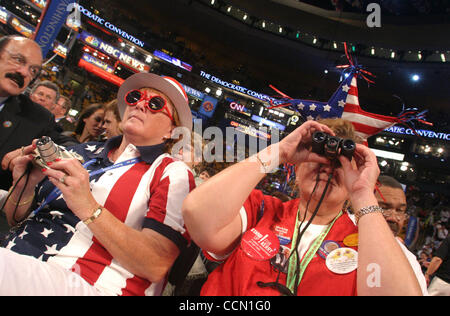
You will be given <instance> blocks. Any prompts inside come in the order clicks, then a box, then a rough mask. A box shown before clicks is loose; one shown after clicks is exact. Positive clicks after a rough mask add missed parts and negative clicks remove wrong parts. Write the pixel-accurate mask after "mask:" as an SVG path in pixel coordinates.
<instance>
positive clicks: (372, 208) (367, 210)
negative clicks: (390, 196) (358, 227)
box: [356, 205, 384, 223]
mask: <svg viewBox="0 0 450 316" xmlns="http://www.w3.org/2000/svg"><path fill="white" fill-rule="evenodd" d="M374 212H380V213H381V214H383V215H384V211H383V209H382V208H381V207H379V206H378V205H371V206H365V207H363V208H362V209H360V210H359V212H358V213H356V223H359V220H360V219H361V217H363V216H364V215H367V214H370V213H374Z"/></svg>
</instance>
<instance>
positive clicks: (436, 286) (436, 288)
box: [428, 276, 450, 296]
mask: <svg viewBox="0 0 450 316" xmlns="http://www.w3.org/2000/svg"><path fill="white" fill-rule="evenodd" d="M428 294H429V295H430V296H450V283H447V282H445V281H444V280H442V279H440V278H438V277H436V276H435V277H434V278H433V281H431V283H430V286H429V287H428Z"/></svg>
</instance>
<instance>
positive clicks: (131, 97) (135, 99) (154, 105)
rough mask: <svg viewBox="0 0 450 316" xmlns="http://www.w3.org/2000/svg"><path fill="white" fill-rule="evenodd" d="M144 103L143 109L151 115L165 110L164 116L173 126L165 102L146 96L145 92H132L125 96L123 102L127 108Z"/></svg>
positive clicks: (161, 98) (157, 97)
mask: <svg viewBox="0 0 450 316" xmlns="http://www.w3.org/2000/svg"><path fill="white" fill-rule="evenodd" d="M141 101H146V103H145V107H146V108H147V109H149V110H150V111H151V112H153V113H157V112H161V111H163V110H165V112H163V113H165V114H167V116H169V118H170V120H171V121H172V122H173V123H174V124H175V120H174V119H173V116H172V114H170V111H169V107H168V106H167V102H166V100H165V99H164V98H163V97H161V96H159V95H156V96H147V94H146V93H145V92H142V91H140V90H132V91H130V92H128V93H127V94H126V95H125V102H126V103H127V104H128V105H129V106H136V105H137V104H138V103H139V102H141Z"/></svg>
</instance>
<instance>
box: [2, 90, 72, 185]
mask: <svg viewBox="0 0 450 316" xmlns="http://www.w3.org/2000/svg"><path fill="white" fill-rule="evenodd" d="M42 136H50V137H51V138H52V139H53V141H54V142H55V143H58V144H60V143H61V141H63V140H64V139H62V138H61V136H60V134H59V133H58V131H57V129H56V123H55V118H54V116H53V114H52V113H50V112H49V111H48V110H47V109H45V108H44V107H42V106H40V105H39V104H36V103H34V102H32V101H31V100H30V99H29V98H28V97H27V96H25V95H18V96H14V97H10V98H9V99H8V100H7V101H6V102H5V106H4V107H3V110H2V111H0V161H1V160H2V159H3V157H4V156H5V154H7V153H9V152H11V151H13V150H16V149H17V148H20V147H22V146H27V145H30V144H31V142H32V141H33V139H35V138H40V137H42ZM11 183H12V178H11V173H10V172H9V171H4V170H0V189H3V190H8V189H9V188H10V186H11Z"/></svg>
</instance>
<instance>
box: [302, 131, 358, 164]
mask: <svg viewBox="0 0 450 316" xmlns="http://www.w3.org/2000/svg"><path fill="white" fill-rule="evenodd" d="M311 144H312V152H313V153H316V154H318V155H322V156H325V157H326V158H328V159H330V160H335V159H336V158H337V157H338V156H339V155H343V156H345V157H347V158H348V160H350V161H351V160H352V156H353V154H354V152H355V148H356V144H355V142H354V141H353V140H351V139H342V138H339V137H336V136H331V135H328V134H326V133H324V132H320V131H317V132H314V134H313V136H312V140H311Z"/></svg>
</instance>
